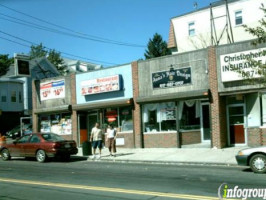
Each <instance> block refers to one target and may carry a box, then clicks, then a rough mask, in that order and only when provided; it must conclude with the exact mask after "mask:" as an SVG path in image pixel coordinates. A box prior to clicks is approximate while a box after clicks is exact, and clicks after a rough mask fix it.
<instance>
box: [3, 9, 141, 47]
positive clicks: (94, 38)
mask: <svg viewBox="0 0 266 200" xmlns="http://www.w3.org/2000/svg"><path fill="white" fill-rule="evenodd" d="M0 6H2V7H5V8H6V9H9V10H12V11H13V12H17V13H19V14H22V15H25V16H27V17H30V18H32V19H35V20H37V21H40V22H43V23H46V24H49V25H52V26H54V27H57V28H60V29H63V30H66V31H69V32H71V33H72V34H69V33H66V32H62V31H59V32H62V33H63V34H68V35H70V36H74V37H79V38H83V39H87V40H92V41H95V42H102V43H109V44H115V45H122V46H130V47H141V48H143V47H145V46H144V45H139V44H133V43H126V42H121V41H116V40H110V39H107V38H103V37H98V36H94V35H89V34H85V33H80V32H77V31H75V30H72V29H70V28H67V27H64V26H61V25H58V24H55V23H52V22H48V21H46V20H43V19H40V18H37V17H34V16H32V15H29V14H26V13H24V12H21V11H18V10H15V9H13V8H10V7H7V6H5V5H3V4H0ZM2 15H4V14H2ZM6 16H7V15H6ZM9 17H10V16H9ZM11 18H14V17H11ZM19 20H20V19H19ZM9 21H10V20H9ZM20 21H23V20H20ZM24 22H25V21H24ZM15 23H16V22H15ZM27 23H31V22H27ZM35 25H36V24H35ZM38 26H40V25H38ZM42 27H44V26H42ZM45 28H46V29H50V28H48V27H45ZM43 30H44V29H43ZM53 30H55V29H53ZM46 31H48V30H46ZM57 31H58V30H57ZM56 33H58V32H56ZM73 33H74V34H73Z"/></svg>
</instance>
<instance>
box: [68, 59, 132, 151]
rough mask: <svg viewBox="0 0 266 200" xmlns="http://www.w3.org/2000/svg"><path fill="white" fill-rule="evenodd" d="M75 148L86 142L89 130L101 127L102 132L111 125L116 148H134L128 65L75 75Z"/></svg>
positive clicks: (130, 75) (129, 66) (130, 83)
mask: <svg viewBox="0 0 266 200" xmlns="http://www.w3.org/2000/svg"><path fill="white" fill-rule="evenodd" d="M76 97H77V102H76V105H73V110H75V111H76V112H77V119H78V120H77V121H78V123H77V127H78V128H77V129H78V144H79V145H82V144H83V142H85V141H88V140H89V137H90V133H91V129H92V128H93V127H94V125H95V123H96V122H99V123H100V126H101V128H102V130H103V132H106V128H107V126H108V125H110V124H112V125H113V126H114V127H115V129H116V130H117V139H116V144H117V146H118V147H128V148H133V147H134V139H133V138H134V137H133V130H134V127H133V115H132V113H133V109H134V106H133V86H132V70H131V65H130V64H128V65H122V66H117V67H111V68H106V69H101V70H97V71H92V72H88V73H82V74H77V75H76Z"/></svg>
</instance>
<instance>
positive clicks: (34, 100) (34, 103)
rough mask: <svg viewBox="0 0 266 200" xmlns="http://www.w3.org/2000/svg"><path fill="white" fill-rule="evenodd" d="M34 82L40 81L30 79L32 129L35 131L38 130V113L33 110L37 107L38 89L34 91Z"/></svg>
mask: <svg viewBox="0 0 266 200" xmlns="http://www.w3.org/2000/svg"><path fill="white" fill-rule="evenodd" d="M36 84H40V82H39V81H38V82H37V81H35V80H32V131H33V132H35V133H36V132H38V131H39V130H38V115H37V114H35V111H36V109H37V98H38V95H37V92H39V91H36Z"/></svg>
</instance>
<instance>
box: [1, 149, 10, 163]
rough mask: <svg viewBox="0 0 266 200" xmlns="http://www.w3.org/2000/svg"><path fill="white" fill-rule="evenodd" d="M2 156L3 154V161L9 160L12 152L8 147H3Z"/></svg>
mask: <svg viewBox="0 0 266 200" xmlns="http://www.w3.org/2000/svg"><path fill="white" fill-rule="evenodd" d="M1 156H2V160H3V161H7V160H10V159H11V156H10V153H9V151H8V149H3V150H2V151H1Z"/></svg>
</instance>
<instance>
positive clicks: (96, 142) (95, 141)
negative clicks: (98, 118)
mask: <svg viewBox="0 0 266 200" xmlns="http://www.w3.org/2000/svg"><path fill="white" fill-rule="evenodd" d="M90 141H91V142H92V148H93V158H95V154H96V149H97V147H98V149H99V158H101V153H102V130H101V129H100V124H99V123H98V122H97V123H96V124H95V127H93V128H92V130H91V137H90Z"/></svg>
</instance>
